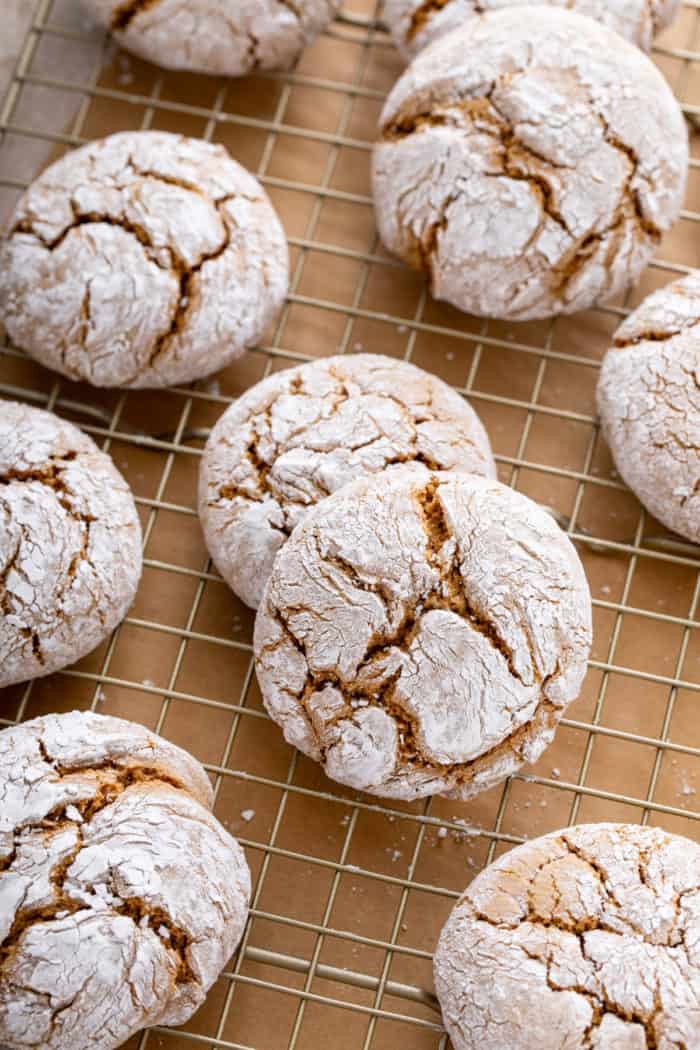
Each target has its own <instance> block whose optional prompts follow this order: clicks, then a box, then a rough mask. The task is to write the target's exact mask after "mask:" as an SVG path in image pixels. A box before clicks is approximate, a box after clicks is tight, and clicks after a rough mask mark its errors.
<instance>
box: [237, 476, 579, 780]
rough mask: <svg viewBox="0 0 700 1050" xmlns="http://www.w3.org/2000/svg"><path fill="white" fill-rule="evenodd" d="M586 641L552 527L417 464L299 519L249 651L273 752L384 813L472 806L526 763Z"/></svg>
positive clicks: (560, 537)
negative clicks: (395, 803)
mask: <svg viewBox="0 0 700 1050" xmlns="http://www.w3.org/2000/svg"><path fill="white" fill-rule="evenodd" d="M590 643H591V601H590V593H589V590H588V585H587V583H586V577H585V575H584V572H583V569H582V567H581V563H580V561H579V559H578V556H577V554H576V551H575V550H574V547H573V546H572V544H571V543H570V541H569V540H568V538H567V537H566V536H565V534H564V533H563V532H562V531H561V530H560V529H559V528H558V526H557V525H556V524H555V523H554V521H553V520H552V518H551V517H550V516H549V515H548V514H547V512H546V511H544V510H542V508H540V507H538V506H537V504H535V503H533V502H532V501H531V500H529V499H527V497H525V496H522V495H520V494H519V493H517V492H514V491H513V490H512V489H509V488H507V487H506V486H505V485H501V484H499V482H497V481H492V480H490V479H485V478H480V477H478V476H476V475H474V474H462V473H458V472H456V471H450V472H442V473H439V472H434V471H430V470H428V469H427V468H425V467H422V466H420V465H413V466H402V467H390V468H389V469H388V470H387V471H385V472H384V473H383V474H381V475H376V476H374V477H371V478H362V479H359V480H358V481H354V482H351V483H350V484H349V485H346V486H345V487H344V488H342V489H340V490H339V491H338V492H336V493H335V494H334V495H333V496H329V497H328V498H327V499H325V500H323V501H322V502H320V503H318V504H317V505H316V506H315V507H314V508H313V510H311V511H310V512H309V513H308V515H307V516H306V518H305V519H304V521H303V522H302V523H301V524H300V525H298V526H297V528H296V529H295V530H294V532H293V533H292V536H291V537H290V539H289V541H288V542H287V543H286V545H285V546H284V547H283V548H282V550H281V551H280V553H279V554H278V555H277V558H276V560H275V564H274V567H273V571H272V576H271V577H270V580H269V582H268V585H267V589H266V591H265V594H264V595H263V600H262V604H261V606H260V610H259V612H258V616H257V619H256V624H255V638H254V644H255V658H256V666H257V673H258V681H259V683H260V687H261V690H262V695H263V700H264V702H265V706H266V708H267V710H268V713H269V714H270V715H271V717H272V718H273V719H274V720H275V721H276V722H278V723H279V724H280V725H281V727H282V729H283V731H284V735H285V738H286V740H287V741H288V742H289V743H290V744H293V745H295V746H296V747H298V748H299V749H300V750H301V751H303V752H304V754H306V755H308V756H309V757H311V758H313V759H315V760H316V761H318V762H320V763H322V765H323V767H324V769H325V771H326V773H327V774H328V776H330V777H332V778H333V779H335V780H337V781H339V782H340V783H342V784H346V785H348V786H349V787H352V788H356V789H357V790H362V791H368V792H370V793H371V794H375V795H381V796H384V797H387V798H396V799H414V798H420V797H423V796H426V795H435V794H448V795H450V796H451V797H454V798H461V799H467V798H471V797H472V796H473V795H476V794H478V792H480V791H484V790H486V789H487V788H490V787H492V786H493V785H494V784H497V783H498V782H499V781H500V780H502V779H503V778H504V777H506V776H508V775H509V774H510V773H512V772H514V771H515V770H516V769H517V768H519V766H520V765H521V764H522V763H523V762H531V761H534V760H535V759H536V758H538V757H539V755H540V754H541V752H542V751H543V750H544V748H545V747H546V745H547V744H549V743H550V742H551V740H552V738H553V736H554V731H555V728H556V724H557V722H558V721H559V719H560V717H561V715H562V712H563V710H564V708H565V707H566V705H567V704H568V703H569V701H571V700H573V699H574V698H575V697H576V696H577V695H578V691H579V687H580V685H581V682H582V680H583V676H584V674H585V670H586V659H587V657H588V652H589V649H590Z"/></svg>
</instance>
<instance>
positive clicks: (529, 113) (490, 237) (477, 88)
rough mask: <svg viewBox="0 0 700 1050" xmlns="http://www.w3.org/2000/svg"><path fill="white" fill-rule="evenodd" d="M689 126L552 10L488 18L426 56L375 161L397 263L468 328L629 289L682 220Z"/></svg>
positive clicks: (393, 97)
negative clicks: (458, 312) (479, 318)
mask: <svg viewBox="0 0 700 1050" xmlns="http://www.w3.org/2000/svg"><path fill="white" fill-rule="evenodd" d="M687 163H688V142H687V132H686V128H685V123H684V119H683V115H682V113H681V110H680V107H679V106H678V103H677V102H676V100H675V99H674V97H673V94H672V92H671V89H670V88H669V86H668V84H667V83H666V81H665V80H664V78H663V76H662V75H661V73H660V72H659V70H658V69H657V68H656V67H655V66H654V64H653V63H652V62H651V61H650V59H649V58H647V56H646V55H644V54H643V53H642V52H641V51H640V50H639V49H638V48H636V47H634V46H633V45H632V44H629V43H627V42H626V41H624V40H623V39H622V38H621V37H619V36H618V35H617V34H615V33H613V32H612V31H611V30H609V29H607V28H606V27H604V26H602V25H599V24H598V23H596V22H593V21H592V20H591V19H588V18H584V17H583V16H582V15H579V14H576V13H575V12H573V11H567V10H561V9H559V8H557V7H546V6H537V7H514V8H508V9H504V10H501V11H493V12H490V13H488V14H485V15H483V16H481V17H480V18H479V19H475V20H472V21H471V22H468V23H466V24H465V25H464V26H462V27H461V28H459V29H455V30H454V31H452V32H450V33H448V34H446V35H445V36H443V37H441V38H440V39H439V40H437V41H436V42H435V43H434V44H432V45H431V46H430V47H428V48H426V49H425V50H424V51H422V52H421V53H420V54H419V55H418V57H417V58H416V59H414V61H413V62H412V64H411V65H410V66H409V68H408V69H407V70H406V72H405V73H404V75H403V76H402V77H401V78H400V80H399V81H398V82H397V83H396V85H395V86H394V88H393V90H392V91H391V93H390V95H389V98H388V100H387V102H386V105H385V106H384V110H383V112H382V116H381V137H380V140H379V142H378V143H377V145H376V147H375V152H374V177H373V178H374V199H375V207H376V216H377V223H378V227H379V231H380V234H381V237H382V240H383V242H384V244H385V245H386V247H387V248H388V249H389V250H390V251H392V252H394V253H395V254H397V255H399V256H400V257H402V258H403V259H405V260H406V261H407V262H409V263H411V264H412V265H414V266H416V267H417V268H419V269H423V270H425V271H426V273H427V274H428V275H429V278H430V281H431V287H432V292H433V294H434V295H435V297H436V298H438V299H445V300H447V301H448V302H451V303H453V304H454V305H455V306H458V307H459V308H460V309H462V310H466V311H467V312H469V313H474V314H479V315H485V316H488V317H499V318H513V319H519V320H525V319H528V318H537V317H548V316H552V315H554V314H559V313H571V312H574V311H577V310H582V309H587V308H589V307H590V306H592V305H593V304H594V303H595V302H597V301H598V300H604V299H607V298H610V297H611V296H613V295H616V294H617V293H619V292H621V291H623V290H624V289H626V288H627V287H628V286H629V284H631V283H632V282H633V281H634V280H635V279H636V278H637V277H638V276H639V274H640V273H641V271H642V269H643V267H644V266H645V265H646V263H647V262H648V261H649V259H650V258H651V256H652V254H653V252H654V250H655V248H656V246H657V245H658V243H659V241H660V239H661V237H662V235H663V234H664V233H665V232H666V231H667V230H668V229H669V228H670V226H671V225H672V224H673V222H674V221H675V220H676V219H677V217H678V214H679V211H680V207H681V203H682V200H683V193H684V188H685V180H686V169H687Z"/></svg>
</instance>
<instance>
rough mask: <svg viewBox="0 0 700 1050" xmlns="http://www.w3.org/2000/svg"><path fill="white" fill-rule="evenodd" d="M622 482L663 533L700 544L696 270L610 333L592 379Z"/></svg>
mask: <svg viewBox="0 0 700 1050" xmlns="http://www.w3.org/2000/svg"><path fill="white" fill-rule="evenodd" d="M597 397H598V411H599V413H600V419H601V423H602V427H603V434H604V436H605V440H606V441H607V443H608V445H609V446H610V451H611V452H612V454H613V458H614V460H615V466H616V467H617V469H618V471H619V473H620V475H621V476H622V478H623V479H624V480H625V481H626V482H627V484H628V485H629V487H630V488H631V489H632V491H633V492H634V493H635V495H636V496H637V497H638V498H639V499H640V500H641V502H642V503H643V504H644V506H645V507H646V508H647V509H648V510H649V511H650V512H651V513H652V514H653V515H654V517H656V518H658V519H659V521H661V522H663V524H664V525H666V526H667V527H668V528H669V529H673V531H674V532H678V533H679V534H680V535H681V536H685V537H686V538H687V539H689V540H692V541H693V542H694V543H700V273H699V272H697V271H696V272H694V273H691V274H688V276H687V277H682V278H681V279H680V280H678V281H674V282H673V283H672V284H669V285H667V286H666V287H665V288H662V289H660V290H659V291H657V292H654V293H653V294H652V295H649V296H647V298H646V299H645V300H644V301H643V302H642V304H641V305H640V306H638V307H637V309H636V310H634V311H633V313H631V314H630V316H629V317H628V318H627V319H626V320H625V321H623V323H622V324H621V325H620V327H619V328H618V329H617V331H616V332H615V336H614V339H613V346H612V348H611V349H610V350H609V351H608V353H607V354H606V355H605V359H604V360H603V365H602V368H601V370H600V378H599V380H598V391H597Z"/></svg>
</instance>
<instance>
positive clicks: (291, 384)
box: [199, 354, 496, 608]
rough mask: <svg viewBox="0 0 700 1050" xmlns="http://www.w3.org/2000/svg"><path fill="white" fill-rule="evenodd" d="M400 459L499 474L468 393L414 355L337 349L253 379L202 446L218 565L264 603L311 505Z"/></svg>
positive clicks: (202, 484)
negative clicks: (275, 569) (399, 357)
mask: <svg viewBox="0 0 700 1050" xmlns="http://www.w3.org/2000/svg"><path fill="white" fill-rule="evenodd" d="M405 462H418V463H423V464H425V465H428V466H431V467H433V468H434V469H436V470H453V469H454V470H464V471H468V472H472V473H475V474H482V475H484V476H485V477H495V476H496V467H495V463H494V461H493V456H492V454H491V447H490V445H489V440H488V437H487V435H486V431H485V430H484V428H483V426H482V424H481V421H480V420H479V418H478V416H477V415H476V413H475V412H474V410H473V409H472V407H471V406H470V405H469V403H468V402H467V401H465V399H464V398H463V397H461V396H460V395H459V394H457V393H456V392H455V391H454V390H452V389H451V388H450V387H449V386H448V385H447V384H446V383H443V382H442V380H440V379H437V378H436V377H435V376H432V375H430V374H429V373H427V372H424V371H423V370H422V369H420V368H416V367H415V365H412V364H409V363H408V362H405V361H396V360H394V359H392V358H389V357H382V356H380V355H378V354H352V355H342V356H337V357H329V358H324V359H322V360H320V361H312V362H309V363H308V364H305V365H301V366H299V367H298V368H292V369H288V370H287V371H283V372H278V373H276V374H275V375H271V376H269V377H268V378H267V379H264V380H262V382H260V383H256V384H255V386H253V387H251V388H250V390H248V391H246V393H245V394H244V395H243V396H242V397H240V398H239V399H238V400H237V401H236V402H234V404H233V405H231V407H230V408H229V409H228V410H227V411H226V412H225V413H224V414H223V416H222V417H221V419H219V421H218V423H217V424H216V426H215V427H214V429H213V431H212V433H211V436H210V437H209V440H208V442H207V446H206V448H205V450H204V455H203V456H202V462H201V467H200V474H199V515H200V520H201V522H202V528H203V529H204V537H205V539H206V542H207V546H208V548H209V551H210V553H211V556H212V558H213V559H214V561H215V562H216V567H217V568H218V570H219V572H220V573H221V575H222V576H223V577H224V579H225V580H226V582H227V583H228V584H229V586H230V587H232V588H233V590H234V591H235V592H236V594H237V595H239V597H240V598H242V599H243V601H245V602H247V603H248V605H251V606H253V608H257V607H258V605H259V604H260V599H261V597H262V592H263V590H264V587H265V584H266V583H267V579H268V577H269V575H270V571H271V569H272V563H273V561H274V559H275V556H276V554H277V552H278V551H279V549H280V547H281V546H282V545H283V544H284V542H285V540H286V539H287V537H288V536H289V535H290V533H291V531H292V529H293V528H294V527H295V526H296V525H297V524H298V523H299V522H300V521H302V520H303V518H304V516H305V514H306V513H307V512H308V511H309V510H310V509H311V507H313V506H315V504H316V503H318V501H319V500H321V499H324V498H325V497H326V496H328V495H330V494H331V493H332V492H335V491H337V489H339V488H341V487H342V486H343V485H345V484H346V483H347V482H348V481H352V480H354V479H355V478H357V477H361V476H363V475H365V474H376V473H379V472H380V471H382V470H384V469H385V468H386V467H387V466H389V465H390V464H394V463H405Z"/></svg>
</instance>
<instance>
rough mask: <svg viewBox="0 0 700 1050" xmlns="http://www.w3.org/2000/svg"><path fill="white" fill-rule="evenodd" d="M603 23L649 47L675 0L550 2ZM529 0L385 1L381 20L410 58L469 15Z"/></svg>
mask: <svg viewBox="0 0 700 1050" xmlns="http://www.w3.org/2000/svg"><path fill="white" fill-rule="evenodd" d="M549 2H550V3H551V4H552V6H554V7H565V8H568V10H570V11H577V12H578V13H579V14H580V15H587V16H588V17H589V18H593V19H595V21H596V22H601V23H602V24H603V25H605V26H607V27H608V29H613V30H614V31H615V32H616V33H619V34H620V36H621V37H623V38H624V39H625V40H629V41H630V42H631V43H632V44H636V45H637V47H641V48H643V49H644V50H645V51H649V50H650V48H651V45H652V41H653V38H654V36H655V35H656V34H657V33H660V32H661V31H662V30H664V29H666V28H667V26H669V25H670V24H671V22H672V21H673V19H674V17H675V15H676V12H677V10H678V6H679V0H653V2H651V3H650V2H649V0H573V2H572V0H549ZM521 4H522V5H525V4H527V0H386V3H385V4H384V20H385V21H386V23H387V25H388V27H389V31H390V32H391V36H392V39H393V41H394V43H395V44H396V46H397V47H398V49H399V51H400V52H401V53H402V54H403V55H404V57H405V58H406V59H411V58H413V57H414V55H417V54H418V52H419V51H422V50H423V48H424V47H426V46H427V45H428V44H431V43H432V42H433V41H434V40H437V39H438V37H440V36H443V34H444V33H447V32H449V31H450V30H451V29H456V28H457V26H460V25H462V23H463V22H467V21H468V20H469V19H471V18H477V17H478V16H479V15H483V14H485V13H486V12H487V11H497V10H500V8H503V7H516V6H520V5H521Z"/></svg>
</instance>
